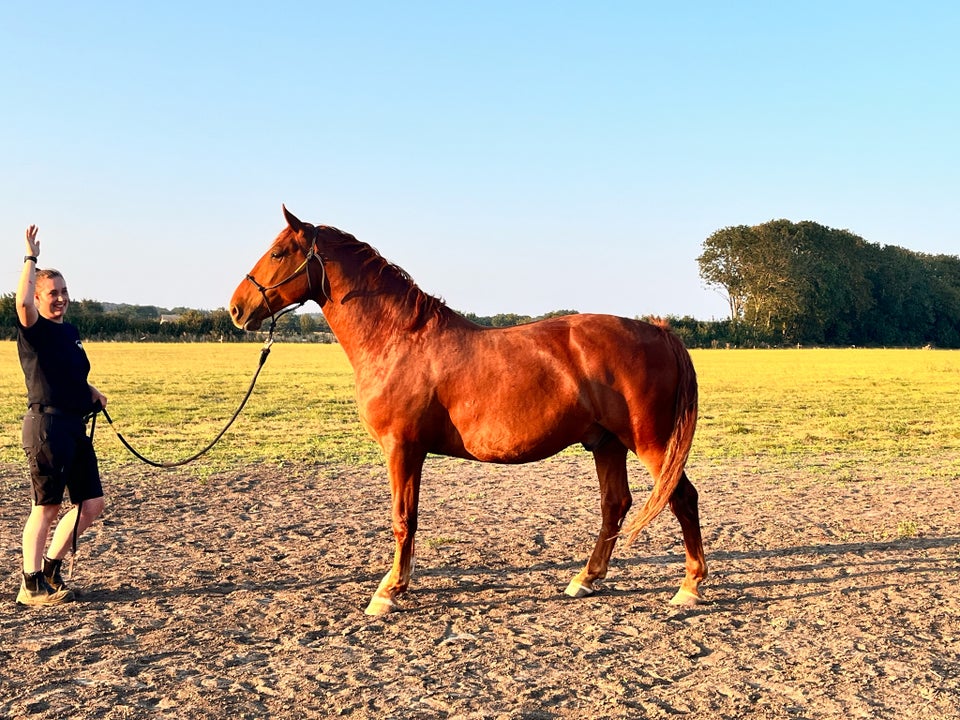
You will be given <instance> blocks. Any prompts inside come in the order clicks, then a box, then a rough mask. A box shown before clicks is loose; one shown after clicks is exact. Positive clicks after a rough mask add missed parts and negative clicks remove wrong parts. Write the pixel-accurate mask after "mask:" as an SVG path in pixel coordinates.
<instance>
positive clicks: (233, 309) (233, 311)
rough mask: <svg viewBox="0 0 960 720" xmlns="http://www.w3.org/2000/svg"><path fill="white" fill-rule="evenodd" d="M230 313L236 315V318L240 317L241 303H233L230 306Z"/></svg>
mask: <svg viewBox="0 0 960 720" xmlns="http://www.w3.org/2000/svg"><path fill="white" fill-rule="evenodd" d="M230 314H231V315H232V316H233V317H235V318H236V317H240V306H239V305H231V306H230Z"/></svg>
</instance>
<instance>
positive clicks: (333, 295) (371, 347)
mask: <svg viewBox="0 0 960 720" xmlns="http://www.w3.org/2000/svg"><path fill="white" fill-rule="evenodd" d="M349 275H350V272H349V270H348V271H347V272H342V270H341V267H337V268H333V267H331V268H330V269H329V270H328V279H329V288H330V295H329V298H328V299H326V302H325V303H324V304H323V314H324V317H325V318H326V320H327V324H328V325H330V330H332V331H333V334H334V335H336V336H337V340H338V341H339V343H340V345H341V346H342V347H343V350H344V352H345V353H346V354H347V357H348V358H350V360H351V362H353V361H354V358H359V357H360V356H361V355H366V356H370V355H377V354H380V353H381V352H382V350H383V348H384V346H385V345H387V344H388V343H389V344H391V345H396V344H397V343H402V342H406V341H407V340H408V338H409V336H410V333H409V332H406V331H404V329H403V308H402V307H401V305H402V300H401V299H400V298H399V297H398V296H396V295H395V294H391V293H386V292H383V291H382V290H379V289H378V288H376V287H374V286H373V284H371V283H369V279H368V278H366V277H365V276H363V275H353V276H352V277H348V276H349ZM358 277H359V278H360V280H359V281H358V280H357V279H356V278H358ZM364 281H367V282H364ZM319 299H320V298H318V301H319Z"/></svg>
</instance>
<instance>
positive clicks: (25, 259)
mask: <svg viewBox="0 0 960 720" xmlns="http://www.w3.org/2000/svg"><path fill="white" fill-rule="evenodd" d="M27 260H33V263H34V264H36V263H37V256H36V255H24V256H23V261H24V262H26V261H27Z"/></svg>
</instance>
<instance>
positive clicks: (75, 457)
mask: <svg viewBox="0 0 960 720" xmlns="http://www.w3.org/2000/svg"><path fill="white" fill-rule="evenodd" d="M86 429H87V426H86V423H85V422H84V421H83V419H82V418H81V417H79V416H77V415H60V414H56V415H55V414H52V413H49V412H37V411H34V410H31V411H30V412H28V413H27V414H26V415H25V416H24V418H23V451H24V453H26V455H27V464H28V465H29V467H30V480H31V485H32V490H33V502H34V503H35V504H36V505H59V504H60V503H62V502H63V492H64V489H68V490H69V491H70V500H71V501H72V502H74V503H79V502H81V501H83V500H91V499H93V498H98V497H102V496H103V486H102V485H101V484H100V468H99V467H98V465H97V455H96V453H95V452H94V450H93V441H92V440H91V439H90V438H89V437H87V433H86Z"/></svg>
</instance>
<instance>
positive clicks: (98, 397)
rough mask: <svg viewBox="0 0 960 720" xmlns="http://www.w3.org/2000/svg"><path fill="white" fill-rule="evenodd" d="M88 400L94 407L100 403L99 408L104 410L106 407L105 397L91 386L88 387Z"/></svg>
mask: <svg viewBox="0 0 960 720" xmlns="http://www.w3.org/2000/svg"><path fill="white" fill-rule="evenodd" d="M88 384H89V383H88ZM90 400H91V401H92V402H93V404H94V405H96V404H97V403H100V407H101V408H105V407H106V406H107V396H106V395H104V394H103V393H102V392H100V391H99V390H97V388H95V387H94V386H93V385H90Z"/></svg>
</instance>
